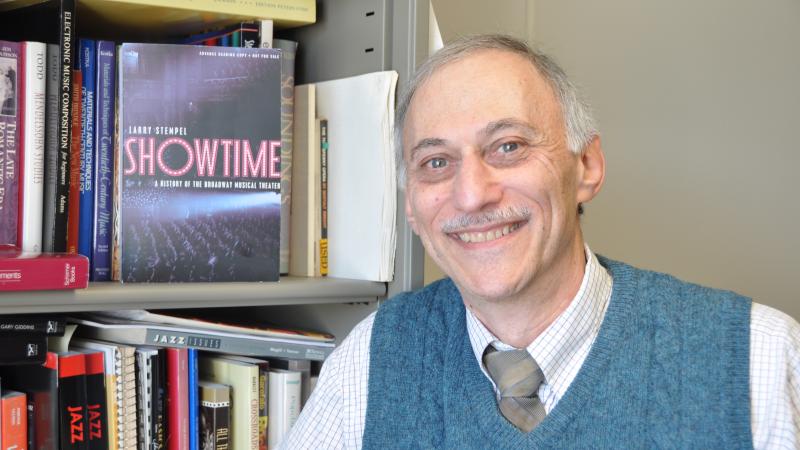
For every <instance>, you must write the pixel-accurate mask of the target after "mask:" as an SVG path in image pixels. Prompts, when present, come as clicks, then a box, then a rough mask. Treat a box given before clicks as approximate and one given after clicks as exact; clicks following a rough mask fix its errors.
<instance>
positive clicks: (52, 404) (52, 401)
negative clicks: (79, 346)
mask: <svg viewBox="0 0 800 450" xmlns="http://www.w3.org/2000/svg"><path fill="white" fill-rule="evenodd" d="M0 378H2V382H3V386H5V387H8V388H10V389H14V390H17V391H21V392H25V393H26V394H27V396H28V399H29V401H31V400H32V401H33V405H34V411H33V421H34V422H35V424H34V426H33V434H32V435H31V434H29V436H28V441H31V444H30V445H29V448H31V449H33V450H58V448H59V446H58V445H59V427H58V414H59V409H58V355H56V354H55V353H53V352H47V355H46V357H45V362H44V363H43V364H30V365H22V366H10V367H3V368H2V369H0ZM29 428H30V427H29ZM31 438H32V439H31Z"/></svg>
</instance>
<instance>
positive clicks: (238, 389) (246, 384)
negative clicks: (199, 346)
mask: <svg viewBox="0 0 800 450" xmlns="http://www.w3.org/2000/svg"><path fill="white" fill-rule="evenodd" d="M199 368H200V376H201V377H202V378H203V379H205V380H210V381H213V382H215V383H221V384H226V385H228V386H230V387H231V403H232V408H231V423H232V425H233V426H232V430H231V447H230V448H231V449H232V450H258V449H259V442H258V379H259V378H258V377H259V375H258V367H257V366H255V365H254V364H248V363H245V362H241V361H236V360H232V359H228V358H225V357H221V356H211V355H203V356H201V357H200V361H199Z"/></svg>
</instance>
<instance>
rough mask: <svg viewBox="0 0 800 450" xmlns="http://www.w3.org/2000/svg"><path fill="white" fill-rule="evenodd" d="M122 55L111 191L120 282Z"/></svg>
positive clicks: (115, 274) (114, 271)
mask: <svg viewBox="0 0 800 450" xmlns="http://www.w3.org/2000/svg"><path fill="white" fill-rule="evenodd" d="M120 54H121V52H117V73H116V74H114V76H115V79H116V80H117V81H118V83H117V84H118V85H117V89H115V90H114V104H115V105H116V107H115V108H114V137H115V138H117V139H114V164H113V165H114V174H113V175H112V177H111V178H112V184H113V189H111V195H112V200H111V209H112V210H113V214H112V215H111V220H112V221H113V225H112V226H111V279H112V280H113V281H120V280H121V279H122V252H121V243H122V241H121V239H122V225H121V220H122V215H121V214H120V211H121V207H122V161H121V160H122V157H121V155H122V147H121V146H120V138H121V136H122V133H120V129H119V124H120V116H121V112H120V107H119V104H120V103H119V92H120V90H121V88H122V84H121V81H119V80H120V77H119V72H120V71H119V67H120Z"/></svg>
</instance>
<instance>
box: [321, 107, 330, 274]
mask: <svg viewBox="0 0 800 450" xmlns="http://www.w3.org/2000/svg"><path fill="white" fill-rule="evenodd" d="M319 141H320V149H319V150H320V151H319V157H320V206H321V210H320V220H321V222H320V239H319V274H320V275H321V276H327V275H328V121H327V120H325V119H322V120H320V122H319Z"/></svg>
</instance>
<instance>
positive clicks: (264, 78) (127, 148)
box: [117, 44, 280, 282]
mask: <svg viewBox="0 0 800 450" xmlns="http://www.w3.org/2000/svg"><path fill="white" fill-rule="evenodd" d="M119 83H120V107H119V115H120V119H119V120H120V125H119V126H120V133H119V134H120V144H119V145H120V149H121V153H122V159H123V161H122V162H121V164H120V172H119V173H118V174H117V175H118V176H119V177H120V180H121V185H120V186H121V187H120V190H121V194H120V198H119V202H120V204H121V205H120V207H119V217H120V228H121V233H120V240H121V242H120V248H121V262H122V267H121V281H123V282H187V281H277V279H278V253H279V242H280V236H279V233H280V231H279V224H280V84H279V83H280V53H279V52H278V51H276V50H271V49H250V48H226V49H220V48H218V47H213V48H208V47H199V46H188V45H171V44H123V45H122V47H121V55H120V77H119Z"/></svg>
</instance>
